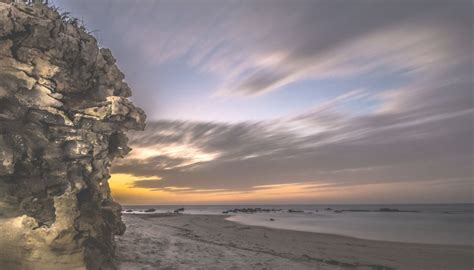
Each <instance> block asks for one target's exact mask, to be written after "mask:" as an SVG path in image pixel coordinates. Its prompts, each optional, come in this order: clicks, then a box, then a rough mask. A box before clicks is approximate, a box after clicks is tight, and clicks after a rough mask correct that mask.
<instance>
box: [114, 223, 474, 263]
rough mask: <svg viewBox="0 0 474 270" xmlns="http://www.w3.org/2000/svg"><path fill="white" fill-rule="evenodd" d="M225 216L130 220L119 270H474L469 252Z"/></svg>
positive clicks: (119, 245)
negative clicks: (247, 222) (276, 226)
mask: <svg viewBox="0 0 474 270" xmlns="http://www.w3.org/2000/svg"><path fill="white" fill-rule="evenodd" d="M227 217H229V216H224V215H187V214H180V215H173V214H172V215H166V214H147V215H136V214H125V215H124V216H123V219H124V222H125V223H126V224H127V232H126V233H125V235H123V236H121V237H117V261H118V263H119V268H120V269H132V270H133V269H328V270H331V269H334V270H335V269H472V267H473V265H474V263H473V259H471V258H473V257H474V252H473V251H472V248H471V247H469V246H455V245H434V244H415V243H401V242H388V241H375V240H365V239H358V238H353V237H347V236H341V235H334V234H321V233H314V232H302V231H292V230H285V229H272V228H267V227H260V226H250V225H244V224H240V223H237V222H233V221H229V220H226V218H227Z"/></svg>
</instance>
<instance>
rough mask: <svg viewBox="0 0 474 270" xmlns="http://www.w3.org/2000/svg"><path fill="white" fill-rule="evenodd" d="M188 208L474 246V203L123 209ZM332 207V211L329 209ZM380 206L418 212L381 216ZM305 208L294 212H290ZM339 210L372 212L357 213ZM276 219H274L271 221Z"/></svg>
mask: <svg viewBox="0 0 474 270" xmlns="http://www.w3.org/2000/svg"><path fill="white" fill-rule="evenodd" d="M181 207H184V208H185V211H184V213H186V214H216V215H221V214H222V212H223V211H225V210H229V209H234V208H256V207H260V208H267V209H281V210H282V211H278V212H270V213H266V212H259V213H254V214H246V213H237V214H233V213H231V215H232V216H231V217H229V218H228V219H229V220H231V221H235V222H238V223H242V224H246V225H257V226H265V227H270V228H278V229H289V230H298V231H308V232H318V233H331V234H339V235H345V236H352V237H357V238H363V239H373V240H387V241H397V242H414V243H429V244H454V245H474V204H429V205H427V204H413V205H407V204H404V205H193V206H191V205H167V206H163V205H161V206H158V205H147V206H124V210H127V209H133V210H134V211H136V212H138V213H141V211H143V210H144V209H148V208H154V209H156V211H157V212H161V213H163V212H169V211H173V210H175V209H178V208H181ZM328 208H330V209H328ZM380 208H392V209H399V210H401V211H416V212H379V211H374V210H378V209H380ZM290 209H291V210H301V211H304V212H302V213H290V212H288V210H290ZM340 210H364V211H365V210H370V212H354V211H344V212H342V213H338V212H337V211H340ZM270 219H273V220H274V221H271V220H270Z"/></svg>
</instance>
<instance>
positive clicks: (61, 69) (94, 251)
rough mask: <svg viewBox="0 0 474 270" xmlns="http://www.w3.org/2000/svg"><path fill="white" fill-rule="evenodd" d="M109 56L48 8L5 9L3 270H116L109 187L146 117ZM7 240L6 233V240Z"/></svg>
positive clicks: (0, 51) (115, 223)
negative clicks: (131, 135)
mask: <svg viewBox="0 0 474 270" xmlns="http://www.w3.org/2000/svg"><path fill="white" fill-rule="evenodd" d="M130 95H131V91H130V88H129V87H128V85H127V84H126V83H125V82H124V75H123V73H122V72H121V71H120V70H119V68H118V67H117V65H116V62H115V59H114V57H113V56H112V54H111V52H110V50H108V49H104V48H99V46H98V44H97V41H96V39H95V38H94V37H93V36H91V35H90V34H88V33H87V32H86V31H85V29H83V28H82V27H80V26H79V25H77V23H75V22H74V21H71V20H65V18H64V17H62V16H61V14H59V13H58V12H57V11H55V10H53V9H51V8H48V7H46V6H28V5H24V4H10V3H2V2H1V1H0V230H2V234H1V235H0V265H2V266H4V267H6V269H114V268H115V266H114V263H113V260H112V257H113V253H114V235H118V234H123V232H124V231H125V226H124V224H123V223H122V221H121V216H120V212H121V207H120V205H119V204H117V203H116V202H114V201H113V199H112V197H111V194H110V189H109V186H108V182H107V181H108V179H109V178H110V173H109V168H110V165H111V162H112V161H113V159H114V158H117V157H123V156H124V155H126V154H127V153H128V152H129V151H130V148H129V147H128V146H127V137H126V135H125V132H126V131H127V130H142V129H143V128H144V127H145V114H144V112H143V111H142V110H141V109H139V108H136V107H135V106H134V105H133V104H132V103H131V102H130V100H129V99H128V97H130ZM7 232H8V233H7Z"/></svg>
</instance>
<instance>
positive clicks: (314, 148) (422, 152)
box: [53, 0, 474, 204]
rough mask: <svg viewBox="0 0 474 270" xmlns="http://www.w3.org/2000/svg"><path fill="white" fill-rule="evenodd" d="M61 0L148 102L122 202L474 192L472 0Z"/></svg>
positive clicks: (117, 182)
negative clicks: (144, 124)
mask: <svg viewBox="0 0 474 270" xmlns="http://www.w3.org/2000/svg"><path fill="white" fill-rule="evenodd" d="M53 3H54V4H55V5H57V6H59V7H60V8H61V9H62V10H63V11H70V12H71V13H72V15H74V16H76V17H78V18H79V19H81V20H83V21H84V23H85V25H86V27H87V28H88V29H89V30H90V31H91V32H92V33H93V34H94V35H95V36H96V37H97V39H98V41H99V44H100V46H102V47H107V48H110V49H111V50H112V52H113V54H114V56H115V57H116V58H117V62H118V65H119V67H120V69H121V70H122V71H123V72H124V73H125V76H126V81H127V83H128V84H129V85H130V86H131V88H132V91H133V97H132V100H133V101H134V103H135V104H136V105H138V106H140V107H141V108H143V109H144V110H145V112H146V114H147V116H148V126H147V128H146V130H145V131H144V132H131V133H130V134H129V136H130V145H131V147H132V148H133V151H132V152H131V153H130V154H129V156H128V157H127V158H125V159H123V160H116V161H115V164H114V166H113V170H112V172H113V173H112V177H111V179H110V180H109V183H110V185H111V188H112V195H113V196H114V198H115V199H116V200H118V201H119V202H121V203H123V204H257V203H259V204H289V203H295V204H296V203H466V202H472V198H473V164H474V163H473V156H474V152H473V130H474V127H473V123H474V122H473V113H474V109H473V79H472V77H473V15H472V1H469V0H467V1H457V0H452V1H447V0H439V1H438V0H432V1H425V0H417V1H406V0H398V1H396V0H386V1H372V0H354V1H342V0H332V1H327V0H321V1H318V0H312V1H310V0H295V1H282V0H272V1H270V0H257V1H244V0H241V1H232V0H221V1H217V0H216V1H213V0H195V1H191V0H186V1H184V0H175V1H171V0H166V1H151V0H140V1H134V0H115V1H112V0H94V1H92V0H81V1H77V0H74V1H73V0H54V1H53Z"/></svg>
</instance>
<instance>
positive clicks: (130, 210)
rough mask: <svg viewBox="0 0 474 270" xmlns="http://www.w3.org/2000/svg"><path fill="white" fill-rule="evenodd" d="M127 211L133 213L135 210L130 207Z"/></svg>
mask: <svg viewBox="0 0 474 270" xmlns="http://www.w3.org/2000/svg"><path fill="white" fill-rule="evenodd" d="M125 212H127V213H133V210H132V209H128V210H127V211H125Z"/></svg>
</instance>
